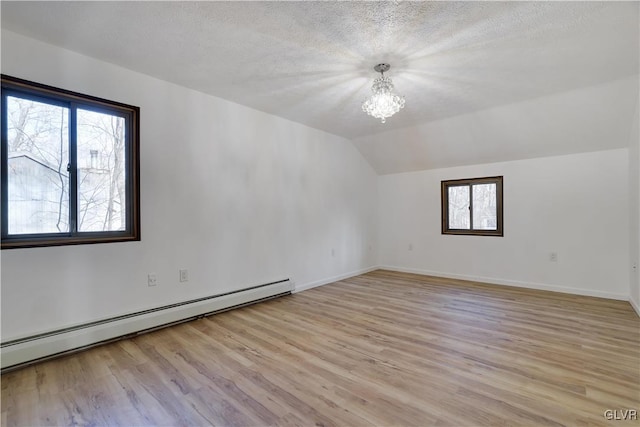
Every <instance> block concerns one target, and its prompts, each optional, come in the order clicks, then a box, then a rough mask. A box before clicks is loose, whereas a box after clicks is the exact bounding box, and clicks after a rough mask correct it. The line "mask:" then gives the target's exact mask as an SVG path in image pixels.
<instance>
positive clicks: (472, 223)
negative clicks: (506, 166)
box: [442, 176, 503, 236]
mask: <svg viewBox="0 0 640 427" xmlns="http://www.w3.org/2000/svg"><path fill="white" fill-rule="evenodd" d="M442 234H472V235H480V236H502V235H503V229H502V177H501V176H494V177H489V178H473V179H457V180H452V181H442Z"/></svg>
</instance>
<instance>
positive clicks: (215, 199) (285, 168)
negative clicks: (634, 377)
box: [1, 31, 377, 340]
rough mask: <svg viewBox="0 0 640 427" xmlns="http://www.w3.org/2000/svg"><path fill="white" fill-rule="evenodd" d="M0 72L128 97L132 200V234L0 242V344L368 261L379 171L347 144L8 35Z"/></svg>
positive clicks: (328, 274) (308, 281)
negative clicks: (136, 155)
mask: <svg viewBox="0 0 640 427" xmlns="http://www.w3.org/2000/svg"><path fill="white" fill-rule="evenodd" d="M2 72H3V73H5V74H8V75H12V76H15V77H20V78H24V79H28V80H33V81H36V82H39V83H44V84H49V85H53V86H57V87H61V88H64V89H68V90H73V91H77V92H82V93H86V94H90V95H93V96H98V97H103V98H108V99H111V100H114V101H119V102H123V103H127V104H133V105H136V106H139V107H140V108H141V204H142V206H141V212H142V241H141V242H134V243H113V244H97V245H82V246H69V247H50V248H38V249H15V250H4V251H2V254H1V256H2V260H1V265H2V339H3V340H7V339H12V338H16V337H18V336H23V335H29V334H32V333H36V332H41V331H46V330H51V329H56V328H59V327H62V326H67V325H71V324H76V323H82V322H87V321H91V320H95V319H100V318H104V317H109V316H113V315H117V314H124V313H128V312H132V311H137V310H141V309H147V308H152V307H157V306H160V305H164V304H168V303H173V302H178V301H184V300H189V299H192V298H197V297H202V296H208V295H213V294H217V293H221V292H226V291H230V290H236V289H240V288H243V287H246V286H250V285H256V284H262V283H265V282H267V281H271V280H278V279H283V278H287V277H288V278H291V279H292V280H293V281H294V283H295V285H296V287H297V288H305V287H309V286H312V285H314V284H319V283H324V282H326V281H329V280H330V279H332V278H335V277H340V276H343V275H348V274H352V273H355V272H359V271H362V270H364V269H367V268H370V267H372V266H374V265H375V259H376V256H375V248H374V247H373V246H372V245H373V243H374V237H375V223H376V212H375V209H376V198H377V187H376V186H377V180H376V175H375V173H374V171H373V169H372V168H371V167H370V166H369V164H368V163H367V162H366V161H365V160H364V159H363V158H362V156H361V155H360V153H359V152H358V151H357V150H356V149H355V148H354V147H353V145H352V144H351V143H350V142H349V141H348V140H346V139H343V138H340V137H337V136H333V135H330V134H327V133H324V132H321V131H318V130H315V129H311V128H308V127H305V126H302V125H299V124H296V123H293V122H290V121H287V120H284V119H281V118H277V117H275V116H271V115H268V114H265V113H262V112H259V111H255V110H252V109H249V108H246V107H244V106H241V105H238V104H234V103H231V102H228V101H225V100H222V99H219V98H215V97H211V96H207V95H204V94H202V93H199V92H196V91H192V90H188V89H186V88H183V87H179V86H176V85H173V84H170V83H167V82H164V81H161V80H157V79H153V78H150V77H148V76H145V75H142V74H138V73H134V72H132V71H129V70H126V69H123V68H119V67H116V66H114V65H111V64H108V63H104V62H100V61H97V60H95V59H92V58H89V57H86V56H82V55H79V54H76V53H73V52H70V51H66V50H63V49H60V48H57V47H54V46H51V45H47V44H43V43H40V42H37V41H35V40H32V39H29V38H25V37H23V36H19V35H17V34H15V33H11V32H7V31H3V32H2ZM332 249H333V250H334V253H335V256H332ZM180 268H187V269H188V270H189V275H190V280H189V282H188V283H187V284H180V283H179V282H178V269H180ZM148 273H155V274H157V277H158V285H157V286H156V287H153V288H150V287H148V286H147V274H148Z"/></svg>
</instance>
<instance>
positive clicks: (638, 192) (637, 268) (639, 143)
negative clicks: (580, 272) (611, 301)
mask: <svg viewBox="0 0 640 427" xmlns="http://www.w3.org/2000/svg"><path fill="white" fill-rule="evenodd" d="M637 95H638V94H637ZM638 102H639V103H640V100H639V101H638ZM639 103H636V113H635V115H634V119H633V126H632V128H631V134H630V141H629V264H630V270H629V271H630V273H629V283H630V302H631V305H633V307H634V308H635V310H636V312H638V315H640V130H639V129H638V128H639V127H640V123H639V122H640V104H639Z"/></svg>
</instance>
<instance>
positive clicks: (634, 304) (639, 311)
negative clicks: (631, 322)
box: [629, 297, 640, 317]
mask: <svg viewBox="0 0 640 427" xmlns="http://www.w3.org/2000/svg"><path fill="white" fill-rule="evenodd" d="M629 304H631V307H633V309H634V310H635V311H636V314H637V315H638V317H640V304H639V303H638V302H637V301H635V300H634V299H633V298H631V297H629Z"/></svg>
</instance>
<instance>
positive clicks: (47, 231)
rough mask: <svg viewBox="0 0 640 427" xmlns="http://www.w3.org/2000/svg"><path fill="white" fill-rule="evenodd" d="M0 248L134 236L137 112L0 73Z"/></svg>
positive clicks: (136, 219) (136, 224)
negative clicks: (0, 119)
mask: <svg viewBox="0 0 640 427" xmlns="http://www.w3.org/2000/svg"><path fill="white" fill-rule="evenodd" d="M2 123H3V126H2V247H3V248H14V247H32V246H50V245H62V244H78V243H100V242H112V241H125V240H139V239H140V224H139V191H138V189H139V182H138V181H139V180H138V176H139V173H138V164H139V160H138V153H139V147H138V134H139V130H138V129H139V108H137V107H132V106H128V105H124V104H120V103H115V102H111V101H107V100H103V99H99V98H94V97H90V96H86V95H81V94H77V93H74V92H69V91H64V90H61V89H56V88H52V87H49V86H44V85H40V84H36V83H32V82H27V81H24V80H20V79H15V78H12V77H8V76H2Z"/></svg>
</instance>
